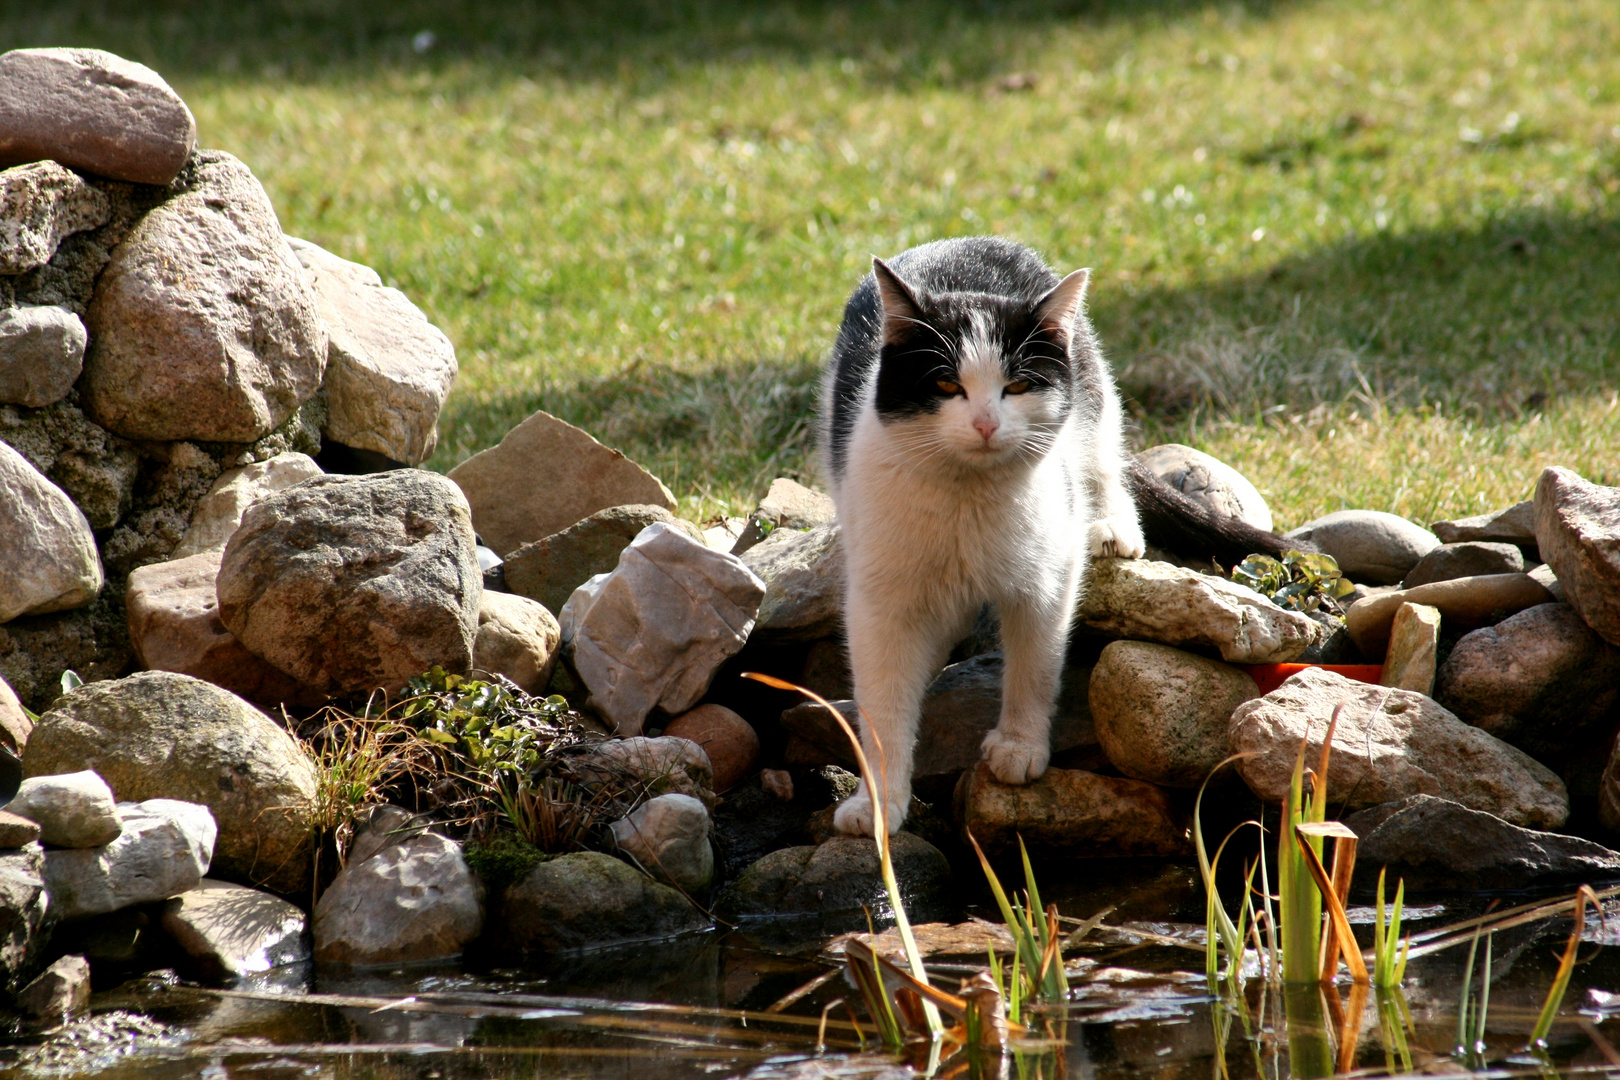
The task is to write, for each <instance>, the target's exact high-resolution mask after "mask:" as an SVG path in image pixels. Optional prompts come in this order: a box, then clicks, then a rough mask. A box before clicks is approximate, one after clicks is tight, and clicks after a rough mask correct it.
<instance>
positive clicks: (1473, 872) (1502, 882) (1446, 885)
mask: <svg viewBox="0 0 1620 1080" xmlns="http://www.w3.org/2000/svg"><path fill="white" fill-rule="evenodd" d="M1329 797H1330V798H1331V797H1332V796H1331V795H1330V796H1329ZM1344 823H1345V825H1346V826H1348V827H1349V828H1350V829H1351V830H1352V831H1354V832H1355V833H1356V835H1357V836H1359V837H1360V838H1361V840H1360V844H1359V845H1358V846H1357V849H1356V881H1357V884H1358V885H1360V886H1362V887H1368V886H1371V885H1373V884H1375V883H1376V882H1377V880H1378V870H1379V868H1380V867H1387V868H1388V871H1387V875H1386V877H1385V886H1384V887H1385V889H1386V890H1393V889H1394V882H1395V880H1396V879H1397V878H1404V879H1405V881H1406V887H1407V889H1408V890H1411V889H1524V888H1535V887H1545V886H1552V885H1594V886H1595V885H1600V884H1602V883H1603V882H1606V881H1613V880H1620V852H1614V851H1610V850H1609V849H1608V848H1606V847H1603V846H1602V845H1601V844H1595V843H1593V842H1592V841H1590V840H1583V839H1581V838H1580V837H1577V836H1562V835H1560V834H1558V833H1550V832H1537V831H1535V830H1533V829H1523V828H1520V827H1519V826H1517V825H1510V824H1508V823H1507V822H1505V821H1503V820H1502V819H1501V818H1499V817H1495V816H1493V815H1491V814H1487V813H1484V812H1482V811H1479V810H1471V809H1469V808H1468V807H1466V806H1462V805H1460V804H1458V803H1455V802H1451V801H1449V800H1447V799H1442V798H1438V797H1436V796H1434V795H1412V796H1409V797H1407V798H1405V799H1402V800H1401V801H1399V802H1392V803H1383V804H1381V805H1378V806H1372V807H1369V808H1368V809H1366V810H1362V811H1361V812H1359V813H1356V814H1352V815H1350V816H1349V817H1348V818H1346V819H1345V822H1344ZM1386 895H1388V894H1387V893H1386ZM1408 895H1410V892H1408Z"/></svg>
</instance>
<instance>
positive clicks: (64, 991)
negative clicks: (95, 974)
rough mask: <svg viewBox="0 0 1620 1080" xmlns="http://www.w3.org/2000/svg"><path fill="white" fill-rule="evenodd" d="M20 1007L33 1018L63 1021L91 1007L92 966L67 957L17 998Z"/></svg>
mask: <svg viewBox="0 0 1620 1080" xmlns="http://www.w3.org/2000/svg"><path fill="white" fill-rule="evenodd" d="M17 1005H18V1006H19V1007H20V1008H21V1009H22V1010H23V1012H25V1013H28V1014H29V1015H30V1016H37V1017H39V1018H40V1019H42V1020H55V1021H58V1022H60V1021H62V1020H65V1019H66V1018H68V1017H70V1016H74V1015H76V1014H78V1013H81V1012H83V1011H84V1010H85V1009H87V1008H89V1006H90V962H89V961H87V960H86V959H85V958H84V957H82V956H64V957H62V958H61V959H60V960H58V961H56V963H54V964H52V965H51V966H50V967H48V968H46V969H45V970H44V971H43V972H41V973H40V975H39V977H38V978H37V979H35V980H34V981H33V982H31V983H29V984H28V985H27V986H25V987H23V989H22V990H21V991H20V992H19V993H18V994H17Z"/></svg>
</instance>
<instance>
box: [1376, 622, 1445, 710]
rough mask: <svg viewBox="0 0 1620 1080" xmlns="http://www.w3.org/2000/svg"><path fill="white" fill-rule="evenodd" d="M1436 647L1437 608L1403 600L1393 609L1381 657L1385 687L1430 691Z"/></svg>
mask: <svg viewBox="0 0 1620 1080" xmlns="http://www.w3.org/2000/svg"><path fill="white" fill-rule="evenodd" d="M1439 648H1440V609H1439V608H1437V607H1431V606H1430V605H1428V604H1413V603H1403V604H1401V606H1400V607H1398V608H1396V609H1395V619H1394V621H1393V623H1392V624H1391V626H1390V631H1389V650H1388V652H1387V654H1386V655H1385V657H1384V674H1383V677H1382V678H1381V679H1380V680H1379V681H1380V682H1381V683H1382V684H1383V685H1385V686H1394V687H1398V688H1400V689H1402V690H1411V691H1413V692H1415V693H1419V694H1433V693H1434V672H1435V664H1436V663H1437V661H1438V656H1439V651H1438V650H1439Z"/></svg>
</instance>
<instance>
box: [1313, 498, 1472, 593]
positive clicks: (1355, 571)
mask: <svg viewBox="0 0 1620 1080" xmlns="http://www.w3.org/2000/svg"><path fill="white" fill-rule="evenodd" d="M1283 539H1284V540H1303V541H1305V542H1306V543H1309V544H1314V545H1316V548H1317V550H1319V551H1324V552H1326V553H1327V554H1329V555H1331V556H1333V558H1334V560H1335V561H1337V562H1338V564H1339V569H1340V570H1342V571H1343V572H1344V576H1345V577H1347V578H1349V579H1350V580H1351V581H1355V582H1362V583H1368V584H1374V585H1393V584H1395V583H1396V582H1398V581H1400V580H1401V579H1402V578H1404V577H1405V576H1406V575H1407V574H1408V573H1409V572H1410V571H1411V569H1412V567H1414V566H1416V565H1417V561H1418V560H1419V559H1421V558H1423V556H1425V555H1427V554H1428V553H1429V552H1431V551H1433V550H1434V549H1435V548H1437V547H1439V546H1440V538H1439V537H1437V536H1435V535H1434V533H1432V532H1430V531H1429V530H1428V529H1425V528H1424V527H1423V526H1421V525H1418V524H1416V523H1415V522H1411V521H1408V520H1406V519H1405V518H1403V517H1401V516H1399V515H1398V514H1389V513H1385V512H1384V511H1382V510H1336V511H1334V512H1333V513H1331V514H1326V515H1324V516H1322V517H1319V518H1316V519H1315V520H1314V521H1307V522H1306V523H1305V524H1303V525H1301V526H1300V527H1299V528H1297V529H1294V530H1292V531H1290V532H1287V533H1284V534H1283Z"/></svg>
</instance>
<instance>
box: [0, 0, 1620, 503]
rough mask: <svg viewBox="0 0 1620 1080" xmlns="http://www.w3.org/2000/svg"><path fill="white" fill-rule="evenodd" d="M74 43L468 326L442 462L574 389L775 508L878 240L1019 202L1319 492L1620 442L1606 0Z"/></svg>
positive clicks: (1473, 487)
mask: <svg viewBox="0 0 1620 1080" xmlns="http://www.w3.org/2000/svg"><path fill="white" fill-rule="evenodd" d="M137 8H138V11H136V10H133V9H137ZM424 32H425V33H424ZM429 34H430V35H431V37H432V44H431V45H430V46H429V45H427V36H428V35H429ZM413 42H414V44H413ZM66 44H72V45H95V46H100V47H104V48H108V49H112V50H114V51H116V52H119V53H121V54H123V55H125V56H128V57H131V58H133V59H137V60H140V61H143V62H145V63H147V64H150V65H151V66H153V67H154V68H156V69H157V70H158V71H159V72H161V73H162V74H163V75H164V76H165V77H166V78H168V79H169V81H170V82H171V83H172V84H173V85H174V86H175V87H176V89H177V90H179V91H180V93H181V94H182V95H183V96H184V97H185V98H186V100H187V101H188V102H189V104H190V105H191V107H192V109H193V111H194V112H195V113H196V114H197V120H198V125H199V128H200V130H201V137H202V141H203V143H204V144H205V145H209V146H216V147H220V148H223V149H225V150H228V151H230V152H232V153H234V154H236V155H237V156H238V157H240V158H242V159H243V160H244V161H246V162H247V163H248V164H249V165H250V166H251V167H252V168H253V170H254V171H255V172H256V173H257V174H258V176H259V177H260V179H261V180H262V181H263V182H264V185H265V187H266V188H267V189H268V190H269V192H270V195H271V198H272V200H273V201H274V203H275V205H276V207H277V209H278V211H279V212H280V214H281V219H282V223H283V226H284V227H285V228H286V230H287V231H288V232H289V233H292V234H296V235H300V236H304V237H306V238H308V239H310V240H314V241H316V242H317V243H320V244H322V245H325V246H326V247H328V248H330V249H332V250H333V251H335V252H337V253H339V254H341V255H343V256H345V257H348V258H351V259H356V260H359V261H362V262H366V263H369V264H370V265H372V266H374V267H376V268H377V270H378V271H379V272H380V273H381V274H382V275H383V277H384V278H385V279H386V280H388V281H389V282H391V283H393V284H396V285H398V286H399V287H400V288H402V289H403V290H405V292H406V293H407V294H408V295H410V296H411V298H412V299H413V300H415V301H416V302H417V303H418V304H419V305H420V306H421V307H422V308H423V309H424V310H425V311H427V313H428V314H429V316H430V317H431V318H432V319H433V320H434V321H435V322H437V323H438V324H439V325H440V326H441V327H443V328H444V329H445V331H446V332H447V333H448V334H449V335H450V338H451V340H452V341H454V342H455V344H456V347H457V351H458V354H459V357H460V361H461V365H462V373H461V377H460V381H459V383H458V385H457V387H456V390H455V393H454V394H453V396H452V398H451V401H450V404H449V407H448V409H447V411H446V414H445V416H444V419H443V422H442V424H441V432H442V434H441V442H440V449H439V451H438V454H437V455H436V456H435V457H434V458H433V460H432V462H431V463H430V464H431V465H432V467H434V468H440V469H448V468H449V467H451V466H452V465H454V464H455V463H456V462H458V461H460V460H462V459H464V458H466V457H467V456H468V455H470V454H472V453H475V452H476V451H478V450H480V449H483V448H484V447H486V446H489V445H491V444H492V443H494V442H495V441H496V440H498V439H499V438H500V436H501V434H502V433H503V432H504V431H505V430H506V429H507V428H509V427H510V426H511V425H513V424H514V423H516V422H517V421H519V420H520V419H522V418H523V417H524V416H526V415H527V414H528V413H529V412H531V411H532V410H534V409H536V408H544V409H547V410H550V411H551V412H554V413H557V414H558V415H561V416H563V417H565V418H567V419H569V420H572V421H574V422H576V423H579V424H582V425H583V426H585V427H586V428H587V429H589V430H590V431H592V432H593V433H594V434H596V435H597V436H598V437H599V438H601V439H602V440H603V441H605V442H607V443H609V444H611V445H615V446H618V447H619V448H621V449H623V450H625V451H626V452H627V453H629V454H630V455H631V456H633V457H635V458H637V459H639V460H641V461H642V462H643V463H645V464H647V465H648V466H649V467H650V468H652V469H653V470H654V471H655V472H657V473H658V474H659V475H660V476H661V477H662V478H663V479H664V480H665V481H666V482H667V483H668V484H669V485H670V487H671V488H672V489H673V490H674V491H675V492H676V493H677V495H678V496H679V497H680V499H681V501H682V508H683V512H685V513H687V514H689V515H690V516H692V517H695V518H705V517H708V516H712V515H714V514H716V513H719V512H728V511H729V512H740V511H743V510H746V509H747V508H748V507H749V506H750V505H751V500H752V499H753V498H755V497H756V496H757V495H758V494H759V493H760V492H761V491H762V490H763V488H764V486H765V484H766V483H767V482H768V481H769V480H770V478H771V477H772V476H775V475H789V476H794V477H798V478H801V479H805V480H810V481H814V479H815V477H816V464H815V459H814V447H813V441H814V440H813V434H812V432H813V425H812V423H811V415H812V412H813V408H814V386H815V379H816V373H817V370H818V368H819V366H820V364H821V361H822V359H823V357H824V355H825V352H826V349H827V346H828V344H829V342H830V340H831V338H832V335H833V332H834V330H835V328H836V326H837V320H838V317H839V312H840V310H841V307H842V304H843V301H844V298H845V297H846V295H847V294H848V292H849V290H850V288H851V287H852V286H853V284H854V283H855V281H856V280H857V279H858V278H859V277H860V275H861V274H862V273H863V272H864V271H865V269H866V267H867V265H868V260H869V258H870V256H871V255H872V254H874V253H876V254H882V255H887V254H893V253H895V252H898V251H900V250H901V249H903V248H905V247H907V246H909V245H911V244H915V243H919V242H922V241H925V240H930V239H936V238H939V237H944V236H953V235H963V234H971V233H981V232H994V233H1001V234H1005V235H1008V236H1012V237H1015V238H1017V239H1020V240H1023V241H1025V242H1027V243H1029V244H1031V245H1033V246H1035V247H1036V248H1038V249H1039V250H1041V251H1042V252H1044V253H1045V254H1046V255H1047V256H1048V258H1049V259H1050V260H1051V261H1052V262H1053V263H1054V265H1055V266H1057V267H1058V268H1059V269H1060V270H1067V269H1071V268H1073V267H1075V266H1091V267H1093V268H1094V269H1095V277H1094V278H1093V282H1094V284H1093V286H1092V293H1091V310H1092V316H1093V319H1094V321H1095V322H1096V323H1097V326H1098V329H1099V331H1100V333H1101V335H1102V337H1103V340H1104V342H1105V344H1106V346H1107V347H1108V350H1109V352H1110V355H1111V357H1112V359H1113V362H1114V364H1115V368H1116V370H1117V372H1118V374H1119V378H1120V381H1121V384H1122V386H1123V388H1124V389H1125V391H1126V392H1127V394H1128V395H1129V396H1130V398H1131V402H1132V412H1133V416H1134V418H1135V422H1136V423H1137V425H1138V426H1139V429H1140V430H1139V433H1138V438H1139V440H1140V441H1141V442H1143V443H1148V442H1158V441H1165V440H1172V439H1173V440H1177V441H1183V442H1190V443H1192V444H1194V445H1197V446H1199V447H1201V448H1203V449H1205V450H1208V451H1210V452H1211V453H1214V454H1216V455H1217V456H1220V457H1222V458H1224V459H1226V460H1228V461H1230V462H1231V463H1232V464H1234V465H1236V466H1237V467H1238V468H1240V469H1242V470H1243V471H1244V472H1246V473H1247V474H1248V475H1249V476H1250V477H1251V479H1253V480H1254V481H1255V483H1256V484H1257V485H1259V486H1260V487H1261V489H1262V490H1264V491H1265V492H1266V494H1267V496H1268V498H1269V499H1270V500H1271V502H1272V506H1273V510H1274V512H1275V513H1276V516H1277V518H1278V520H1279V522H1280V523H1282V524H1284V525H1292V524H1297V523H1299V522H1301V521H1303V520H1305V519H1306V518H1308V517H1311V516H1314V515H1316V514H1319V513H1324V512H1327V511H1330V510H1334V509H1339V508H1342V507H1345V506H1368V507H1373V508H1377V509H1385V510H1393V511H1395V512H1398V513H1403V514H1406V515H1408V516H1411V517H1413V518H1416V519H1418V520H1420V521H1425V522H1426V521H1429V520H1432V519H1434V518H1436V517H1442V516H1450V515H1455V514H1464V513H1471V512H1476V511H1479V510H1482V509H1488V508H1491V507H1494V506H1499V505H1503V504H1505V503H1508V502H1511V501H1514V500H1516V499H1519V498H1522V497H1524V496H1525V495H1526V494H1527V493H1528V492H1529V491H1530V489H1531V487H1532V486H1533V484H1534V481H1535V477H1536V475H1537V474H1538V472H1539V471H1540V468H1541V467H1542V466H1543V465H1545V464H1549V463H1560V464H1565V465H1569V466H1571V467H1574V468H1576V469H1578V470H1580V471H1582V472H1583V473H1585V474H1586V475H1587V476H1589V477H1590V478H1592V479H1595V480H1598V481H1600V482H1604V483H1609V484H1620V453H1617V452H1616V449H1615V447H1616V443H1617V441H1620V440H1617V436H1620V404H1617V401H1616V398H1615V396H1614V395H1615V387H1616V384H1617V382H1620V379H1617V374H1620V371H1617V369H1620V61H1617V59H1616V58H1617V57H1620V5H1617V4H1615V3H1614V2H1613V0H1567V2H1562V0H1560V2H1551V0H1540V2H1537V0H1531V2H1513V3H1510V2H1499V0H1476V2H1467V0H1389V2H1381V3H1377V2H1370V3H1349V2H1337V3H1334V2H1326V0H1323V2H1309V3H1308V2H1300V3H1280V2H1279V3H1262V2H1251V3H1247V4H1225V5H1220V6H1215V5H1201V4H1194V3H1179V2H1174V0H1160V2H1152V0H1134V2H1131V0H1115V2H1106V0H1093V2H1090V3H1085V2H1068V3H1063V2H1057V0H1048V2H1038V0H1008V2H1004V3H989V2H981V3H948V2H945V0H934V2H919V3H907V4H902V3H898V2H896V3H874V4H835V3H821V2H815V0H799V2H796V3H793V2H781V0H758V2H732V3H728V2H724V0H710V2H707V3H703V2H698V3H682V2H679V0H666V2H662V3H652V2H643V3H620V4H610V3H597V4H586V3H523V2H520V0H487V2H484V3H478V4H472V3H464V4H463V3H455V4H451V3H441V4H430V3H425V2H414V3H413V2H402V3H395V4H386V5H384V4H364V3H360V2H359V0H280V2H278V3H252V2H251V0H241V2H238V3H236V4H234V5H221V4H217V3H215V2H213V0H195V2H188V0H162V2H153V3H148V4H142V5H130V4H123V3H116V2H113V0H106V2H104V3H95V2H93V0H51V2H50V3H45V4H41V3H39V2H38V0H0V47H4V48H12V47H17V46H25V45H66ZM420 46H426V47H425V48H422V49H421V51H418V47H420Z"/></svg>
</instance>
